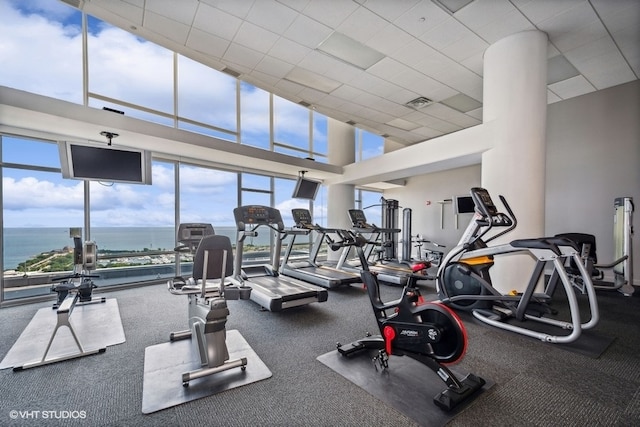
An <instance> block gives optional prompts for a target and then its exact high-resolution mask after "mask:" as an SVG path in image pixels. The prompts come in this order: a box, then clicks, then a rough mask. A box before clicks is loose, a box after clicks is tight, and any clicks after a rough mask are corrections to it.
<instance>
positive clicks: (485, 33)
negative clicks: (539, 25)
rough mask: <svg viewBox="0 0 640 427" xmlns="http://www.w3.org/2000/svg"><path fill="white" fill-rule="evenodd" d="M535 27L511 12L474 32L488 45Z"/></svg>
mask: <svg viewBox="0 0 640 427" xmlns="http://www.w3.org/2000/svg"><path fill="white" fill-rule="evenodd" d="M534 29H535V26H534V25H533V24H531V22H529V20H528V19H527V18H526V17H525V16H524V15H522V14H521V13H520V12H519V11H518V10H513V11H511V12H509V13H507V14H506V15H503V16H502V17H501V19H499V20H496V21H493V22H491V23H489V24H487V25H485V26H483V27H480V28H478V29H477V30H475V32H476V34H478V35H479V36H480V37H482V38H483V39H484V40H485V41H486V42H488V43H495V42H497V41H498V40H501V39H503V38H504V37H506V36H508V35H511V34H515V33H519V32H522V31H528V30H534Z"/></svg>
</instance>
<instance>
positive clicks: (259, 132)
mask: <svg viewBox="0 0 640 427" xmlns="http://www.w3.org/2000/svg"><path fill="white" fill-rule="evenodd" d="M269 111H270V109H269V93H268V92H265V91H264V90H262V89H258V88H256V87H254V86H252V85H250V84H248V83H244V82H243V83H241V84H240V134H241V142H242V143H243V144H246V145H251V146H253V147H258V148H263V149H265V150H270V149H271V129H270V124H269V117H270V115H269Z"/></svg>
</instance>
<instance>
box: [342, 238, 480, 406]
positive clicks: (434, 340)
mask: <svg viewBox="0 0 640 427" xmlns="http://www.w3.org/2000/svg"><path fill="white" fill-rule="evenodd" d="M343 237H344V236H343ZM366 244H367V241H366V239H364V238H363V237H362V236H360V235H353V234H352V235H351V236H350V237H348V238H345V239H344V240H343V241H341V242H333V243H332V246H333V247H334V248H337V247H338V246H354V247H355V248H356V251H357V252H358V256H359V257H360V261H361V265H362V266H363V270H362V271H361V277H362V280H363V282H364V284H365V286H366V288H367V291H368V294H369V299H370V301H371V306H372V307H373V312H374V314H375V316H376V322H377V324H378V329H379V330H380V333H381V335H374V336H371V335H369V336H367V337H366V338H363V339H360V340H357V341H354V342H352V343H350V344H345V345H342V344H340V343H338V344H337V348H338V352H339V353H340V354H341V355H343V356H345V357H353V356H355V355H357V354H360V353H361V352H363V351H365V350H369V349H373V350H378V353H377V356H375V357H374V361H375V362H376V363H377V366H379V367H380V368H381V369H387V368H388V366H389V363H388V360H389V356H390V355H395V356H408V357H410V358H412V359H414V360H416V361H418V362H420V363H422V364H424V365H425V366H427V367H428V368H429V369H431V370H432V371H433V372H435V373H436V374H437V376H438V378H440V380H442V381H443V382H444V383H445V384H446V385H447V388H446V389H445V390H444V391H442V392H441V393H439V394H438V395H436V396H435V397H434V398H433V401H434V403H435V404H436V405H437V406H438V407H439V408H441V409H443V410H445V411H450V410H452V409H454V408H455V407H457V406H459V405H460V404H461V403H463V402H465V401H467V400H468V399H470V398H471V397H472V395H474V394H475V393H476V392H477V391H478V390H480V389H481V388H482V387H483V386H484V385H485V383H486V382H485V380H484V379H482V378H480V377H478V376H476V375H474V374H468V375H467V376H466V377H464V378H462V379H459V378H458V377H456V375H455V374H454V373H453V372H451V371H450V370H449V369H448V368H447V367H446V366H445V365H446V364H452V363H455V362H458V361H460V360H461V359H462V357H463V356H464V354H465V352H466V348H467V333H466V330H465V328H464V325H463V324H462V322H461V321H460V319H459V318H458V316H457V315H456V314H455V313H454V312H453V311H452V310H451V309H449V308H448V307H446V306H445V305H443V304H440V303H439V302H424V300H423V299H422V296H421V295H420V290H419V289H418V287H417V285H416V283H417V281H418V280H420V279H423V278H424V276H422V275H420V274H416V272H414V274H412V276H411V278H410V279H409V281H408V282H407V285H406V286H405V287H404V289H403V290H402V295H401V296H400V298H399V299H397V300H394V301H388V302H383V301H382V300H381V298H380V285H379V283H378V280H377V277H376V274H375V273H373V272H371V271H369V269H368V267H367V266H368V264H367V262H366V255H365V253H364V250H363V246H365V245H366Z"/></svg>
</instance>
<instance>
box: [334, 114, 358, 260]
mask: <svg viewBox="0 0 640 427" xmlns="http://www.w3.org/2000/svg"><path fill="white" fill-rule="evenodd" d="M327 121H328V123H327V139H328V151H329V152H328V160H329V163H330V164H333V165H340V166H344V165H348V164H350V163H354V162H355V160H356V157H355V156H356V155H355V128H354V127H353V126H351V125H348V124H346V123H343V122H339V121H337V120H334V119H331V118H327ZM354 191H355V186H354V185H352V184H333V185H329V186H328V187H327V226H328V227H335V228H350V227H351V223H350V221H349V217H348V214H347V212H348V210H349V209H353V207H354V203H355V200H354ZM339 256H340V254H339V252H331V251H329V253H328V254H327V258H328V259H329V260H337V259H338V257H339Z"/></svg>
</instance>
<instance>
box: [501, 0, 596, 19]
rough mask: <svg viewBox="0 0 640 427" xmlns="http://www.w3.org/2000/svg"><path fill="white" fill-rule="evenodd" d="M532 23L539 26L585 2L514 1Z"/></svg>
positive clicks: (567, 0) (577, 0) (574, 0)
mask: <svg viewBox="0 0 640 427" xmlns="http://www.w3.org/2000/svg"><path fill="white" fill-rule="evenodd" d="M512 1H513V3H514V5H515V6H516V8H518V9H519V10H520V11H521V12H522V13H523V14H524V15H525V16H526V17H527V18H528V19H529V20H530V21H531V22H533V23H534V24H538V23H540V22H542V21H545V20H547V19H549V18H552V17H554V16H556V15H559V14H561V13H563V12H566V11H568V10H570V9H572V8H574V7H576V6H579V5H582V4H584V3H585V0H562V1H557V0H512Z"/></svg>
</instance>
